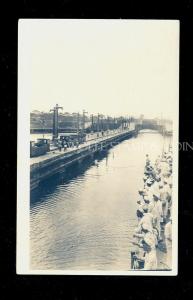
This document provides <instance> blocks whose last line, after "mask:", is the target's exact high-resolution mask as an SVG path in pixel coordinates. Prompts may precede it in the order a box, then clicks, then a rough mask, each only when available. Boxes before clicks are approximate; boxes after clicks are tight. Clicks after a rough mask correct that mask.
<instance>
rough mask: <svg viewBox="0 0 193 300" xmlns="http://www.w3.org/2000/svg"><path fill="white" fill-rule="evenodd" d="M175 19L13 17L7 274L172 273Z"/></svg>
mask: <svg viewBox="0 0 193 300" xmlns="http://www.w3.org/2000/svg"><path fill="white" fill-rule="evenodd" d="M179 26H180V24H179V21H177V20H86V19H81V20H79V19H64V20H62V19H21V20H19V22H18V160H17V164H18V174H17V178H18V184H17V274H61V275H63V274H64V275H65V274H75V275H80V274H88V275H92V274H93V275H95V274H97V275H98V274H99V275H130V276H131V275H152V276H154V275H156V276H157V275H160V276H165V275H172V276H174V275H177V273H178V116H179V111H178V106H179Z"/></svg>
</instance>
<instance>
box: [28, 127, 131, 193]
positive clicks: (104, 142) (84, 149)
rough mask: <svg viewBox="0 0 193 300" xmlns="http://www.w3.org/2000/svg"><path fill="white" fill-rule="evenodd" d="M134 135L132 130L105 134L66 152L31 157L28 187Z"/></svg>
mask: <svg viewBox="0 0 193 300" xmlns="http://www.w3.org/2000/svg"><path fill="white" fill-rule="evenodd" d="M134 135H136V131H135V129H134V130H126V131H123V132H121V133H116V134H114V135H110V136H106V137H104V138H102V139H97V140H94V141H91V142H90V143H85V144H83V145H81V146H80V147H79V148H76V149H70V150H68V151H67V152H59V151H57V153H54V152H53V153H48V155H46V156H41V157H38V158H37V159H34V160H33V159H31V165H30V188H31V190H32V189H35V188H36V187H38V185H39V183H40V182H41V181H44V180H46V178H48V177H51V176H53V175H55V174H57V173H60V172H61V173H62V172H64V171H65V169H66V168H67V167H69V166H71V165H72V164H74V163H82V161H83V160H84V159H85V158H87V157H93V156H94V154H95V153H97V152H99V151H105V150H106V149H108V148H109V147H113V146H114V145H116V144H117V143H119V142H121V141H122V140H124V139H127V138H130V137H132V136H134Z"/></svg>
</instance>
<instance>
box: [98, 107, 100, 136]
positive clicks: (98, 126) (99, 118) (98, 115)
mask: <svg viewBox="0 0 193 300" xmlns="http://www.w3.org/2000/svg"><path fill="white" fill-rule="evenodd" d="M99 121H100V114H99V113H98V115H97V136H99Z"/></svg>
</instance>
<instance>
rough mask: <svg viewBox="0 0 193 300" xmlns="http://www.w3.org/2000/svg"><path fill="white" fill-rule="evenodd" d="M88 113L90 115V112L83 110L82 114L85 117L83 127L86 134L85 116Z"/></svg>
mask: <svg viewBox="0 0 193 300" xmlns="http://www.w3.org/2000/svg"><path fill="white" fill-rule="evenodd" d="M87 113H88V112H87V111H85V110H84V109H83V113H82V115H83V126H82V129H83V133H84V132H85V115H86V114H87Z"/></svg>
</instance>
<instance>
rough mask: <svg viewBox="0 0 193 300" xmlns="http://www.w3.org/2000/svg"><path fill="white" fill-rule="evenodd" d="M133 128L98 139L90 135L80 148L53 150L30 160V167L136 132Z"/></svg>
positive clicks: (112, 131)
mask: <svg viewBox="0 0 193 300" xmlns="http://www.w3.org/2000/svg"><path fill="white" fill-rule="evenodd" d="M131 125H132V126H130V128H129V129H128V130H120V129H117V130H111V131H109V132H108V134H107V132H104V135H103V136H102V134H100V137H97V134H96V133H94V134H89V135H87V141H86V142H85V143H83V144H80V145H79V146H78V147H76V146H75V147H71V148H67V149H66V150H65V151H64V150H63V149H62V150H61V151H59V150H58V149H57V150H52V151H50V152H47V153H46V154H44V155H41V156H37V157H31V158H30V165H33V164H36V163H39V162H42V161H45V160H47V159H49V158H53V157H57V156H60V155H63V154H64V153H70V152H72V151H74V150H77V149H82V148H84V147H86V146H90V145H92V144H95V143H96V142H102V141H105V140H106V139H108V138H110V137H114V136H118V135H120V134H121V133H126V132H130V131H132V130H134V128H135V127H134V124H131Z"/></svg>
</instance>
